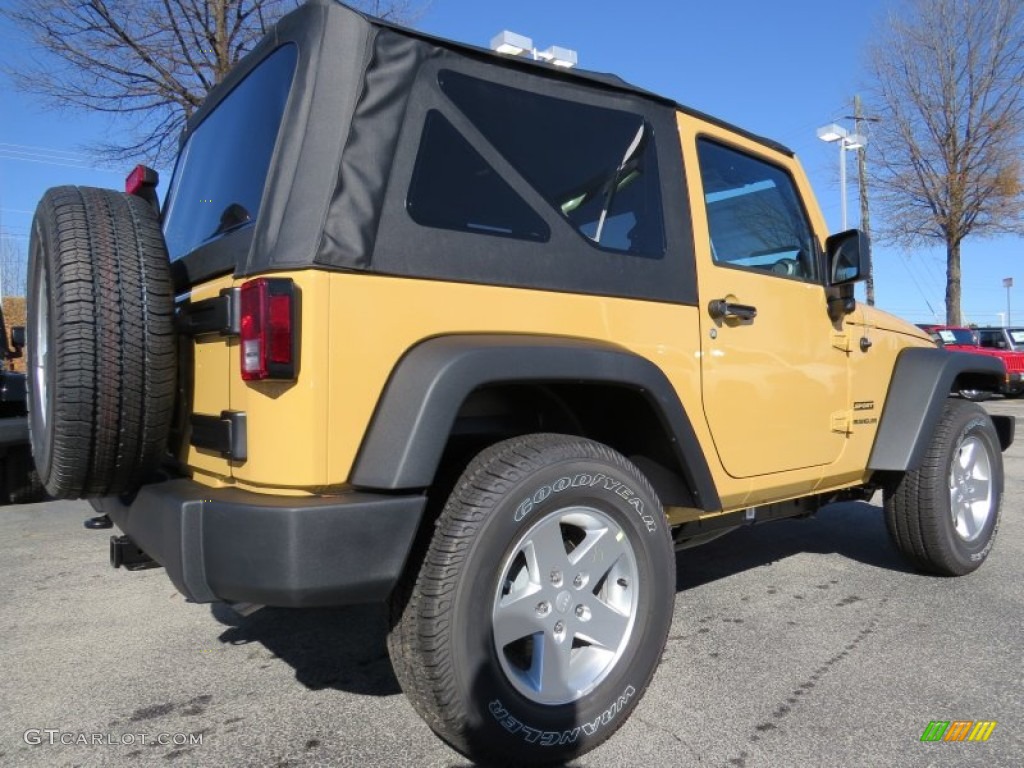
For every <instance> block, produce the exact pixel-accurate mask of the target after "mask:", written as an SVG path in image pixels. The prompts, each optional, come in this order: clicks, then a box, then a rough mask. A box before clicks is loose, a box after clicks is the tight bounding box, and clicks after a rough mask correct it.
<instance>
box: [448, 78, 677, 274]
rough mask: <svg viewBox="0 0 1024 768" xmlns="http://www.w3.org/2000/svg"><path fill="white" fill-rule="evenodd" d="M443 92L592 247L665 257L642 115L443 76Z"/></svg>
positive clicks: (649, 133) (654, 169) (653, 161)
mask: <svg viewBox="0 0 1024 768" xmlns="http://www.w3.org/2000/svg"><path fill="white" fill-rule="evenodd" d="M438 80H439V82H440V85H441V90H442V91H444V93H445V94H446V95H447V96H448V98H449V99H451V100H452V102H454V103H455V105H456V106H457V107H458V108H459V110H461V111H462V112H463V113H464V114H465V115H466V117H468V118H469V119H470V121H472V123H473V125H474V126H476V128H477V130H479V131H480V133H482V134H483V136H484V138H486V139H487V141H488V142H490V143H491V144H492V145H493V146H494V148H495V149H496V150H497V151H498V152H499V153H501V155H502V156H503V157H504V158H505V159H506V160H507V161H508V162H509V163H510V164H511V165H512V166H513V167H514V168H515V169H516V171H517V172H518V173H519V174H521V175H522V177H523V178H524V179H525V180H526V181H527V182H529V183H530V185H531V186H532V187H533V188H534V189H536V190H537V192H538V193H540V195H541V196H542V197H543V198H544V199H545V200H547V202H548V203H549V204H550V205H551V207H552V208H554V210H555V211H556V212H557V213H558V214H559V215H560V216H562V217H563V218H564V219H565V220H566V221H567V222H568V223H569V224H570V226H572V227H573V228H574V229H576V231H577V232H579V233H580V235H582V236H583V237H584V238H586V240H587V241H588V242H590V243H591V244H592V245H594V246H597V247H600V248H607V249H609V250H613V251H623V252H626V253H631V254H635V255H638V256H650V257H660V256H662V255H663V254H664V252H665V229H664V224H663V222H662V205H661V185H660V183H659V179H658V163H657V153H656V151H655V142H654V136H653V130H652V128H651V126H650V124H649V123H648V122H647V121H646V120H645V119H644V117H643V116H642V115H638V114H635V113H632V112H627V111H623V110H617V109H608V108H606V107H598V106H594V105H590V104H582V103H579V102H575V101H569V100H566V99H560V98H556V97H553V96H547V95H543V94H539V93H534V92H531V91H525V90H521V89H519V88H512V87H509V86H505V85H499V84H497V83H493V82H489V81H486V80H481V79H479V78H475V77H469V76H467V75H463V74H459V73H457V72H452V71H450V70H445V71H442V72H441V73H440V75H439V78H438Z"/></svg>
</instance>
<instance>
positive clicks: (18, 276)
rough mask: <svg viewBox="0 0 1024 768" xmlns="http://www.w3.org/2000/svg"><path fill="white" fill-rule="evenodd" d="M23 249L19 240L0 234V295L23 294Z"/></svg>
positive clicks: (24, 259) (24, 262)
mask: <svg viewBox="0 0 1024 768" xmlns="http://www.w3.org/2000/svg"><path fill="white" fill-rule="evenodd" d="M25 264H26V257H25V251H24V249H23V248H22V247H21V245H20V244H19V242H18V241H17V240H16V239H15V238H13V237H11V236H9V235H3V234H0V296H2V297H7V296H24V295H25Z"/></svg>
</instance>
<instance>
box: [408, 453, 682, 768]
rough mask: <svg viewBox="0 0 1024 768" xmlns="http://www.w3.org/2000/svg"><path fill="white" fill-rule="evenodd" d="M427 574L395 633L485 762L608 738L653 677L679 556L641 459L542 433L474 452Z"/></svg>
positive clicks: (424, 685) (434, 706)
mask: <svg viewBox="0 0 1024 768" xmlns="http://www.w3.org/2000/svg"><path fill="white" fill-rule="evenodd" d="M413 578H414V579H415V581H414V582H413V583H411V584H409V585H407V588H406V589H405V590H403V589H399V590H398V592H397V593H396V595H397V597H396V598H395V600H394V601H393V614H392V615H393V623H392V631H391V635H390V637H389V650H390V652H391V656H392V660H393V664H394V667H395V672H396V675H397V676H398V679H399V682H400V683H401V684H402V688H403V689H404V690H405V692H406V694H407V696H408V697H409V699H410V700H411V701H412V703H413V706H414V707H415V708H416V709H417V710H418V712H419V713H420V715H421V716H423V718H424V719H425V720H426V721H427V723H428V724H429V725H430V726H431V728H433V729H434V731H435V732H437V733H438V735H440V736H441V737H442V738H444V739H445V740H446V741H448V742H449V743H450V744H451V745H452V746H453V747H455V748H456V749H458V750H459V751H461V752H462V753H463V754H465V755H467V756H468V757H470V758H472V759H474V760H476V761H480V762H483V763H487V764H509V765H523V764H527V763H530V764H536V763H551V762H559V761H565V760H568V759H571V758H572V757H575V756H578V755H581V754H583V753H584V752H587V751H588V750H590V749H593V748H594V747H596V746H597V745H598V744H600V743H602V742H603V741H604V740H605V739H607V738H608V737H609V736H611V734H612V733H614V732H615V730H616V729H618V727H619V726H621V725H622V723H623V722H625V720H626V719H627V717H628V716H629V714H630V713H631V712H632V710H633V708H634V707H635V706H636V705H637V703H638V702H639V700H640V697H641V696H642V695H643V693H644V691H645V690H646V689H647V686H648V684H649V683H650V680H651V677H652V676H653V674H654V670H655V668H656V667H657V665H658V662H659V660H660V658H661V654H662V651H663V650H664V647H665V641H666V638H667V635H668V630H669V626H670V624H671V621H672V609H673V600H674V596H675V557H674V551H673V547H672V543H671V539H670V537H669V532H668V527H667V525H666V521H665V516H664V512H663V510H662V507H661V504H660V502H659V500H658V497H657V496H656V494H655V493H654V491H653V489H652V488H651V486H650V485H649V483H648V482H647V480H646V479H645V478H644V476H643V475H642V474H641V473H640V471H639V470H638V469H637V468H636V467H635V466H633V465H632V464H631V463H630V462H629V461H628V460H626V459H625V458H624V457H622V456H620V455H619V454H618V453H616V452H615V451H613V450H611V449H610V448H608V447H606V446H604V445H601V444H599V443H595V442H592V441H590V440H585V439H582V438H578V437H570V436H564V435H529V436H526V437H521V438H516V439H512V440H507V441H505V442H502V443H498V444H496V445H494V446H492V447H490V448H488V449H486V450H484V451H483V452H482V453H480V454H479V455H478V456H477V457H476V459H474V461H473V462H472V463H471V464H470V465H469V467H468V468H467V469H466V471H465V472H464V473H463V474H462V476H461V478H460V479H459V481H458V482H457V483H456V485H455V488H454V490H453V491H452V494H451V496H450V497H449V499H448V502H447V504H446V505H445V508H444V510H443V512H442V513H441V516H440V518H439V519H438V521H437V524H436V529H435V531H434V534H433V539H432V540H431V541H430V544H429V548H428V549H427V551H426V554H425V557H424V560H423V564H422V567H421V568H420V571H419V574H418V575H416V574H413Z"/></svg>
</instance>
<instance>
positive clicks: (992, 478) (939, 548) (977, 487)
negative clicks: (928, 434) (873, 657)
mask: <svg viewBox="0 0 1024 768" xmlns="http://www.w3.org/2000/svg"><path fill="white" fill-rule="evenodd" d="M1002 495H1003V457H1002V453H1001V451H1000V446H999V437H998V436H997V435H996V431H995V427H993V425H992V420H991V419H990V418H989V416H988V414H987V413H986V412H985V410H984V409H983V408H981V407H980V406H978V405H975V404H974V403H968V402H964V401H962V400H953V399H950V400H947V401H946V405H945V410H944V411H943V413H942V418H941V419H940V420H939V424H938V426H937V427H936V429H935V434H934V435H933V436H932V440H931V443H930V444H929V446H928V450H927V452H926V454H925V457H924V461H923V462H922V464H921V466H920V467H919V468H918V469H916V470H913V471H910V472H907V473H905V474H904V475H903V477H902V478H901V480H900V482H899V483H898V484H897V485H896V486H895V487H893V488H891V489H889V490H888V491H887V492H886V494H885V518H886V525H887V527H888V529H889V533H890V535H891V536H892V539H893V541H894V542H895V544H896V547H897V548H898V549H899V550H900V551H901V552H902V553H903V554H904V555H905V556H906V557H907V559H908V560H910V562H912V563H913V564H914V565H916V566H917V567H918V568H920V569H921V570H923V571H928V572H930V573H935V574H938V575H942V576H962V575H964V574H967V573H970V572H971V571H974V570H976V569H977V568H978V567H979V566H980V565H981V564H982V563H983V562H984V561H985V559H986V558H987V557H988V555H989V553H990V552H991V551H992V545H993V543H994V541H995V535H996V531H997V530H998V528H999V512H1000V503H1001V501H1002Z"/></svg>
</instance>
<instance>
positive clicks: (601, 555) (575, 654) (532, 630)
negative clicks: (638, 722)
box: [491, 506, 640, 706]
mask: <svg viewBox="0 0 1024 768" xmlns="http://www.w3.org/2000/svg"><path fill="white" fill-rule="evenodd" d="M639 590H640V579H639V571H638V567H637V560H636V554H635V552H634V551H633V545H632V543H631V542H630V539H629V536H628V534H627V533H626V531H625V530H624V529H623V527H622V526H621V525H619V524H618V523H617V522H615V520H614V519H612V518H611V517H610V516H609V515H608V514H606V513H605V512H602V511H600V510H598V509H595V508H593V507H590V506H572V507H563V508H561V509H557V510H552V511H551V512H549V513H547V514H546V515H544V516H543V517H542V518H540V519H539V520H537V521H536V522H535V523H534V524H533V525H531V526H530V527H529V528H528V529H527V530H526V531H525V532H524V533H523V534H522V535H521V536H520V537H519V538H518V539H517V540H516V542H515V544H514V545H513V546H512V547H511V548H510V549H509V550H508V554H507V555H506V557H505V559H504V562H503V563H502V568H501V578H500V579H499V581H498V583H497V589H496V590H495V596H494V601H493V606H492V611H491V626H492V630H493V637H494V647H495V652H496V655H497V657H498V661H499V664H500V666H501V669H502V672H503V673H504V674H505V677H506V679H507V680H508V681H509V683H510V684H511V685H512V686H513V687H514V688H515V689H516V690H517V691H518V692H519V693H520V694H522V695H523V696H524V697H526V698H527V699H528V700H529V701H531V702H534V703H537V704H544V705H548V706H556V705H562V704H569V703H572V702H574V701H577V700H579V699H581V698H582V697H584V696H586V695H587V694H588V693H590V692H591V691H593V690H594V689H595V688H596V687H597V686H598V685H600V684H601V683H602V682H603V681H604V680H605V679H606V678H607V677H608V676H609V675H610V674H611V673H612V671H613V670H614V669H615V668H616V667H617V665H618V663H619V661H620V660H621V658H622V656H623V654H624V653H625V651H626V649H627V648H628V647H629V642H630V639H631V637H632V635H633V629H634V625H635V624H636V617H637V611H638V607H639V604H640V600H639V598H640V594H639Z"/></svg>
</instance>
